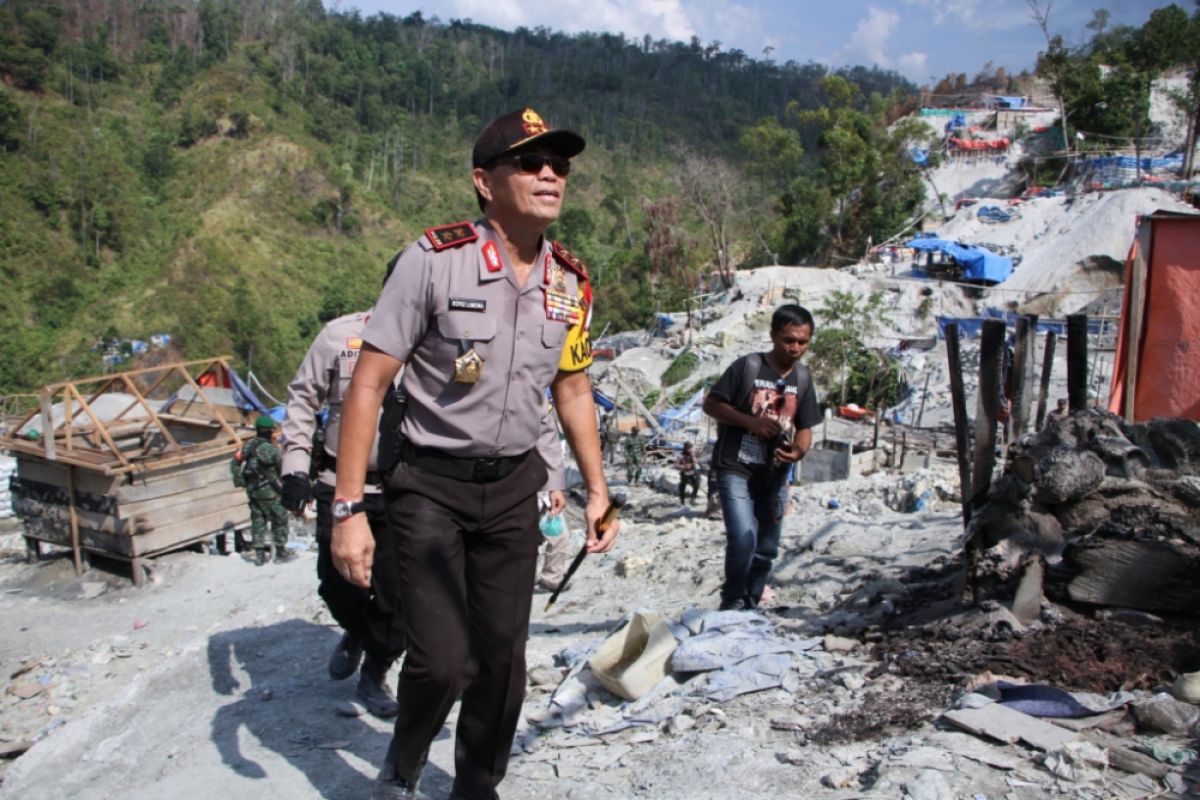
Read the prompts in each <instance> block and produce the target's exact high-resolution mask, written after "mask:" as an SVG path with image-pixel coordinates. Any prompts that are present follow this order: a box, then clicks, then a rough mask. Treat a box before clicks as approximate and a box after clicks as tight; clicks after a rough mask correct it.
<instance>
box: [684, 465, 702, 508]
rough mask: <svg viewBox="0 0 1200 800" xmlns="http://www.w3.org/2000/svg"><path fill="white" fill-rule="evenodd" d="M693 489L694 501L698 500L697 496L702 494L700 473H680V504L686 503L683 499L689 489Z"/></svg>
mask: <svg viewBox="0 0 1200 800" xmlns="http://www.w3.org/2000/svg"><path fill="white" fill-rule="evenodd" d="M689 486H691V487H692V499H693V500H695V499H696V495H697V494H699V493H700V473H699V472H681V473H679V502H680V503H683V502H685V501H684V499H683V495H684V493H685V492H686V491H687V488H688V487H689Z"/></svg>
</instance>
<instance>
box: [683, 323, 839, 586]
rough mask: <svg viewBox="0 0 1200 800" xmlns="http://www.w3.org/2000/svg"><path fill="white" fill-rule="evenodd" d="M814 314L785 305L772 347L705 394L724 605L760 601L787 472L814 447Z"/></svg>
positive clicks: (743, 361)
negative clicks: (714, 429) (808, 361)
mask: <svg viewBox="0 0 1200 800" xmlns="http://www.w3.org/2000/svg"><path fill="white" fill-rule="evenodd" d="M814 328H815V323H814V322H813V317H812V314H810V313H809V312H808V311H807V310H806V309H804V308H802V307H801V306H798V305H791V304H789V305H784V306H780V307H779V308H778V309H776V311H775V314H774V315H773V316H772V317H771V345H772V347H771V351H770V352H769V353H751V354H750V355H747V356H742V357H741V358H739V359H737V360H736V361H734V362H733V364H731V365H730V366H729V368H728V369H726V370H725V372H724V373H723V374H722V375H721V377H720V379H718V380H717V382H716V384H714V385H713V387H712V389H711V390H710V391H709V393H708V395H707V396H706V397H705V398H704V413H706V414H708V415H709V416H710V417H712V418H713V419H715V420H716V421H717V423H718V424H719V434H718V437H717V446H716V450H715V451H714V453H713V463H714V464H715V465H716V470H717V484H718V486H719V487H720V494H721V512H722V515H723V516H724V519H725V584H724V586H722V588H721V608H722V609H725V610H728V609H752V608H755V607H756V606H757V605H758V603H759V601H760V600H761V599H762V595H763V590H764V589H765V588H766V586H767V576H768V575H769V574H770V572H771V564H772V563H773V562H774V560H775V556H776V555H777V554H778V552H779V535H780V532H781V529H782V524H783V513H784V509H785V508H786V505H787V476H788V472H789V470H790V469H791V467H792V465H793V464H796V463H797V462H798V461H800V459H802V458H803V457H804V455H805V453H807V452H808V450H809V448H810V447H811V446H812V428H813V426H814V425H816V424H817V422H819V421H820V419H821V412H820V409H819V408H818V407H817V397H816V391H815V389H814V388H813V383H812V376H811V375H809V373H808V369H807V368H806V367H805V366H804V365H803V364H801V363H800V358H801V356H803V355H804V353H805V351H806V350H807V349H808V345H809V342H810V341H811V340H812V336H813V331H814Z"/></svg>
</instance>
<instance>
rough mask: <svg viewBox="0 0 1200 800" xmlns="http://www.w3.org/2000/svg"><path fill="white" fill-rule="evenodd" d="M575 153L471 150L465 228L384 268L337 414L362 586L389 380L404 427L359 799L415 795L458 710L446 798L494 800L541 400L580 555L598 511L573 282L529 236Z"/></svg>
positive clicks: (541, 227)
mask: <svg viewBox="0 0 1200 800" xmlns="http://www.w3.org/2000/svg"><path fill="white" fill-rule="evenodd" d="M583 148H584V141H583V139H582V137H580V136H579V135H578V134H576V133H573V132H571V131H567V130H562V129H555V128H551V127H550V126H549V125H547V124H546V123H545V122H544V121H543V120H542V118H541V117H540V116H538V114H537V113H536V112H534V111H533V110H532V109H528V108H526V109H522V110H519V111H515V112H512V113H510V114H506V115H504V116H502V117H499V118H497V119H495V120H493V121H492V122H490V123H489V124H488V125H487V127H486V128H484V130H483V132H482V133H481V134H480V136H479V138H478V139H477V140H476V142H475V148H474V151H473V153H472V162H473V164H474V169H473V170H472V180H473V182H474V185H475V190H476V193H477V196H478V199H479V203H480V207H481V208H482V209H483V219H481V220H479V221H478V222H476V223H475V224H471V223H466V222H464V223H456V224H453V225H446V226H441V227H439V228H431V229H429V230H427V231H426V232H425V236H423V237H421V238H420V239H419V240H417V241H416V242H414V243H413V244H411V245H409V246H408V247H407V248H406V249H405V250H404V251H403V252H402V253H401V254H400V257H399V260H398V262H397V263H396V267H395V271H394V272H393V274H392V276H391V278H390V279H389V280H388V282H387V284H386V285H385V287H384V290H383V293H382V295H380V298H379V300H378V302H377V303H376V305H375V313H374V314H373V315H372V317H371V321H370V322H369V323H368V325H367V328H366V330H365V331H364V333H363V340H364V343H363V351H362V355H361V356H360V357H359V362H358V366H357V367H356V368H355V372H354V380H353V382H352V383H351V386H350V392H349V395H348V396H347V398H346V402H345V411H344V415H343V418H342V424H343V428H342V433H341V437H340V441H339V446H338V454H337V456H338V465H339V470H338V474H337V492H336V495H337V497H336V499H335V500H334V517H335V519H336V520H337V523H336V524H335V526H334V531H333V556H334V563H335V564H336V565H337V567H338V569H339V570H342V571H343V574H344V575H345V576H346V577H347V578H348V579H349V580H350V581H352V582H353V583H356V584H357V585H359V586H368V585H369V584H370V581H371V576H372V574H373V571H374V570H375V569H379V568H382V565H380V564H379V559H380V557H381V555H382V554H380V553H378V552H376V551H375V547H374V545H375V542H374V540H373V539H372V537H371V533H370V528H369V527H368V525H367V521H366V518H365V516H364V515H363V514H362V513H360V512H361V509H362V504H361V501H362V497H363V475H364V474H365V472H366V470H367V464H368V456H369V450H370V447H371V440H372V438H373V427H374V423H375V418H376V415H377V414H378V412H379V407H380V403H381V401H382V399H383V397H384V395H385V393H386V392H387V391H388V387H389V386H390V385H391V382H392V380H393V379H394V377H395V375H396V373H397V371H398V370H399V369H400V366H401V364H402V363H403V364H406V365H407V367H406V369H405V372H404V377H403V382H402V387H403V389H404V390H405V392H406V393H407V395H408V412H407V415H406V416H405V418H404V424H403V427H402V429H401V432H402V435H403V437H402V444H401V450H400V463H399V464H398V465H397V466H396V469H395V470H394V471H393V472H392V474H391V476H390V478H389V480H388V482H387V485H386V487H385V491H386V496H387V503H388V523H389V526H388V527H389V533H390V535H392V536H394V537H395V558H396V561H397V562H398V564H399V575H400V585H401V587H402V589H401V591H402V596H403V607H404V615H405V622H406V627H407V632H408V655H407V656H406V658H405V661H404V665H403V668H402V670H401V673H400V686H399V693H398V698H399V702H400V711H399V714H398V715H397V717H396V727H395V732H394V735H393V737H392V741H391V744H390V746H389V747H388V752H387V756H386V757H385V762H384V764H383V766H382V768H381V769H380V772H379V776H378V778H377V779H376V781H375V783H374V785H373V788H372V795H371V796H372V798H375V799H376V800H392V799H394V798H410V797H416V785H417V781H418V778H419V776H420V772H421V768H422V767H423V765H424V763H425V759H426V757H427V755H428V752H429V745H430V743H431V742H432V741H433V738H434V736H436V735H437V733H438V731H439V730H440V729H441V726H442V723H443V722H444V721H445V719H446V715H447V714H448V713H449V711H450V709H451V707H452V706H453V705H454V703H455V702H456V701H457V700H458V699H459V698H460V697H461V699H462V706H461V709H460V712H459V718H458V729H457V739H456V745H455V780H454V788H453V791H452V793H451V796H452V797H454V798H459V800H492V798H497V797H498V795H497V793H496V786H497V784H498V783H499V782H500V781H501V780H502V779H503V777H504V774H505V771H506V769H507V767H508V756H509V749H510V748H511V746H512V741H513V736H514V734H515V732H516V727H517V721H518V718H519V716H520V711H521V704H522V702H523V700H524V694H525V642H526V639H527V638H528V633H529V610H530V605H531V601H532V592H531V586H532V585H533V578H534V571H535V568H536V565H537V551H538V545H539V543H540V540H541V538H542V537H541V535H540V533H539V532H538V527H537V520H538V514H537V500H536V495H537V492H538V490H539V489H541V488H542V486H543V485H544V484H545V483H546V478H547V472H546V467H545V465H544V464H543V462H542V459H541V457H540V456H538V455H537V454H536V452H535V448H534V443H535V442H536V440H537V438H538V430H539V426H540V421H541V418H542V416H543V412H544V409H545V398H544V392H545V389H546V387H547V386H549V387H550V389H551V392H552V394H553V397H554V401H555V408H556V410H557V413H558V416H559V420H560V421H561V423H562V426H563V431H564V433H565V435H566V439H567V442H568V444H570V446H571V449H572V450H573V451H574V453H575V459H576V462H577V464H578V466H579V469H580V473H581V475H582V477H583V481H584V484H585V486H586V488H587V498H588V499H587V504H586V510H585V516H586V519H587V538H588V545H587V547H588V549H589V550H590V551H591V552H593V553H601V552H607V551H608V550H609V549H611V547H612V545H613V543H614V541H615V538H616V535H617V530H618V528H619V526H618V525H613V526H611V527H609V528H608V529H606V531H605V532H604V533H603V534H602V535H597V532H596V523H597V522H598V521H599V519H600V517H601V516H602V515H603V513H604V511H605V509H606V508H607V506H608V503H609V499H608V487H607V485H606V483H605V480H604V472H603V469H602V466H601V463H600V442H599V436H598V433H597V429H596V411H595V405H594V403H593V401H592V392H591V383H590V381H589V379H588V376H587V373H586V371H585V370H586V368H587V366H588V365H589V364H590V363H591V348H590V345H589V342H588V338H587V326H588V323H589V321H590V315H591V302H592V298H591V289H590V286H589V285H588V282H587V272H586V270H585V269H584V267H583V265H582V264H581V263H580V262H579V260H578V259H577V258H575V257H574V256H573V255H571V253H570V252H568V251H567V250H566V249H565V248H563V247H562V246H561V245H558V244H556V243H552V242H550V241H548V240H546V239H545V238H544V237H543V236H542V234H543V232H544V231H545V229H546V228H547V227H548V226H549V225H550V224H551V223H552V222H553V221H554V220H555V219H556V218H557V217H558V215H559V212H560V211H561V208H562V200H563V194H564V191H565V188H566V177H567V174H568V172H569V171H570V167H571V163H570V158H571V157H573V156H575V155H577V154H579V153H580V152H582V150H583Z"/></svg>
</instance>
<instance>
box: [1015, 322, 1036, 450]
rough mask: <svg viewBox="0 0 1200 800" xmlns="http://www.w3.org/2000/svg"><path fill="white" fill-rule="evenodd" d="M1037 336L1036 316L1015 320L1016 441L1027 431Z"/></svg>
mask: <svg viewBox="0 0 1200 800" xmlns="http://www.w3.org/2000/svg"><path fill="white" fill-rule="evenodd" d="M1036 334H1037V316H1035V315H1033V314H1024V315H1022V316H1021V317H1020V318H1019V319H1018V320H1017V340H1016V347H1015V348H1014V349H1013V373H1012V438H1013V439H1014V440H1015V439H1018V438H1020V436H1021V434H1023V433H1025V432H1026V431H1027V430H1029V410H1030V406H1031V405H1032V397H1033V393H1032V392H1031V391H1030V384H1031V382H1032V380H1033V352H1034V339H1035V337H1036Z"/></svg>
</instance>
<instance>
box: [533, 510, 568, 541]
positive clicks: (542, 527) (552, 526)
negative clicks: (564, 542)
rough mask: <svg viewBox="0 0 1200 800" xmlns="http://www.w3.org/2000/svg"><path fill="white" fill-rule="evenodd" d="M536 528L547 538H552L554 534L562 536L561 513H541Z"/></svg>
mask: <svg viewBox="0 0 1200 800" xmlns="http://www.w3.org/2000/svg"><path fill="white" fill-rule="evenodd" d="M538 530H539V531H541V532H542V536H545V537H546V538H548V539H553V538H555V537H556V536H562V532H563V521H562V515H560V514H555V515H554V516H550V515H549V514H542V518H541V519H539V520H538Z"/></svg>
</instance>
